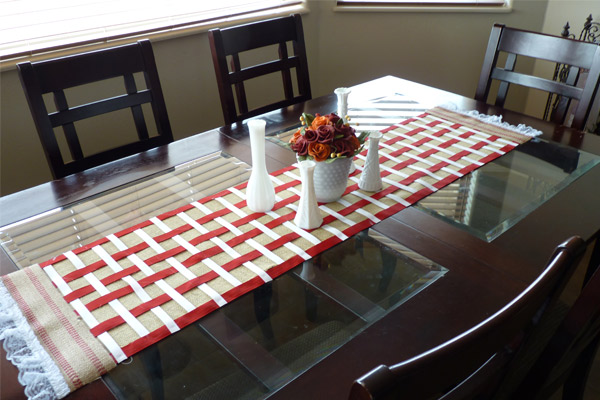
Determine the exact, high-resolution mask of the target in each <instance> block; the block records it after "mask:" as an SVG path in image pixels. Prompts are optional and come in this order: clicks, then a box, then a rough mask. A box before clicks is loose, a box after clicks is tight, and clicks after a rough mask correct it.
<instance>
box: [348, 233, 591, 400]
mask: <svg viewBox="0 0 600 400" xmlns="http://www.w3.org/2000/svg"><path fill="white" fill-rule="evenodd" d="M584 250H585V243H584V241H583V240H582V239H581V238H579V237H573V238H570V239H569V240H567V241H566V242H564V243H562V244H561V245H560V246H558V247H557V248H556V250H555V252H554V254H553V255H552V257H551V258H550V261H549V263H548V265H547V267H546V268H545V269H544V271H543V272H542V274H541V275H540V276H539V277H538V278H537V279H536V280H535V281H534V282H533V283H532V284H531V285H529V287H527V288H526V289H525V290H524V291H523V292H522V293H521V294H519V295H518V296H517V297H516V298H515V299H513V300H512V301H511V302H510V303H508V304H507V305H506V306H504V307H502V309H500V310H499V311H498V312H496V313H494V314H493V315H492V316H490V317H489V318H487V319H485V320H484V321H482V322H481V323H479V324H477V325H476V326H474V327H473V328H471V329H469V330H467V331H465V332H463V333H461V334H459V335H457V336H456V337H454V338H453V339H451V340H449V341H447V342H446V343H443V344H441V345H439V346H437V347H435V348H433V349H431V350H429V351H427V352H425V353H422V354H420V355H418V356H416V357H413V358H412V359H409V360H407V361H404V362H401V363H399V364H396V365H392V366H389V367H388V366H385V365H381V366H379V367H377V368H375V369H373V370H371V371H370V372H368V373H367V374H366V375H364V376H362V377H360V378H359V379H357V380H356V381H355V382H354V384H353V385H352V387H351V392H350V399H353V400H355V399H400V398H405V399H429V398H444V399H464V398H485V399H489V398H493V396H492V393H493V392H494V389H495V388H496V387H497V385H498V383H499V382H500V380H501V378H502V377H503V376H504V373H505V371H506V369H507V368H508V365H509V361H510V360H512V357H513V354H515V352H516V351H518V349H519V346H520V344H521V343H525V341H526V340H525V339H526V338H527V337H528V335H530V334H531V333H532V332H534V331H535V329H536V328H538V327H539V324H540V323H541V322H540V321H541V320H543V318H542V317H541V316H543V315H544V314H548V311H550V310H552V309H553V307H554V305H555V304H556V303H557V299H558V296H559V295H560V293H561V292H562V289H563V288H564V285H565V284H566V282H567V281H568V279H569V278H570V276H571V275H572V273H573V271H574V269H575V267H576V265H577V263H578V261H579V260H580V259H581V256H582V255H583V252H584ZM515 398H517V397H515Z"/></svg>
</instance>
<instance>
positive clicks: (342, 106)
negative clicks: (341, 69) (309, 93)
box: [333, 87, 352, 123]
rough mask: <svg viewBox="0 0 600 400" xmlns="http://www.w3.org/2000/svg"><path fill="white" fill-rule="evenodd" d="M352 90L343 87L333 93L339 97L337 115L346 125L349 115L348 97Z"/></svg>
mask: <svg viewBox="0 0 600 400" xmlns="http://www.w3.org/2000/svg"><path fill="white" fill-rule="evenodd" d="M351 91H352V90H351V89H349V88H345V87H341V88H337V89H335V90H334V91H333V93H335V95H336V96H337V114H338V117H340V118H341V119H343V120H344V123H347V122H348V121H346V116H347V115H348V95H349V94H350V92H351Z"/></svg>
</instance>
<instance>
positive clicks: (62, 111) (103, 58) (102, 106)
mask: <svg viewBox="0 0 600 400" xmlns="http://www.w3.org/2000/svg"><path fill="white" fill-rule="evenodd" d="M17 69H18V71H19V77H20V79H21V84H22V86H23V89H24V91H25V96H26V97H27V102H28V103H29V109H30V110H31V114H32V116H33V120H34V122H35V126H36V128H37V131H38V134H39V137H40V140H41V142H42V146H43V148H44V152H45V154H46V158H47V160H48V164H50V169H51V171H52V176H53V177H54V178H55V179H58V178H62V177H64V176H67V175H70V174H73V173H76V172H80V171H83V170H86V169H88V168H92V167H95V166H98V165H101V164H104V163H107V162H109V161H114V160H117V159H119V158H123V157H126V156H129V155H132V154H136V153H139V152H142V151H145V150H149V149H152V148H154V147H157V146H160V145H163V144H166V143H170V142H172V141H173V134H172V132H171V125H170V123H169V117H168V115H167V108H166V105H165V101H164V98H163V94H162V89H161V86H160V81H159V78H158V72H157V69H156V63H155V61H154V54H153V52H152V46H151V44H150V41H149V40H140V41H138V42H137V43H132V44H128V45H124V46H119V47H114V48H109V49H104V50H98V51H92V52H88V53H81V54H76V55H72V56H67V57H61V58H56V59H52V60H46V61H39V62H34V63H31V62H23V63H20V64H18V65H17ZM136 73H143V75H144V79H145V84H146V88H145V89H138V88H137V86H136V83H135V77H134V74H136ZM118 77H123V80H124V88H123V94H121V95H118V96H115V97H111V98H107V99H100V100H98V101H94V102H91V103H87V104H82V105H76V106H72V105H69V104H68V103H67V96H66V95H65V90H66V89H69V88H73V87H76V86H81V85H86V84H90V83H93V82H99V81H104V80H107V79H111V78H118ZM47 93H52V95H53V98H54V104H55V106H56V111H55V112H49V111H48V109H47V107H46V103H45V101H44V97H43V96H44V95H45V94H47ZM146 103H148V104H150V106H151V109H152V114H153V116H154V122H155V124H156V133H157V134H156V135H151V134H149V131H148V126H147V125H146V119H145V117H144V113H143V110H142V105H144V104H146ZM127 108H130V109H131V113H132V115H133V120H134V123H135V127H136V130H137V138H135V135H132V139H133V141H129V143H126V144H124V145H123V144H122V143H123V141H121V142H120V143H121V144H120V145H115V146H114V147H112V148H109V149H107V150H103V151H100V152H95V153H94V152H92V151H90V152H87V151H86V152H84V151H83V149H82V146H81V143H80V137H79V136H78V132H77V130H76V128H75V123H76V122H78V121H81V120H83V119H87V118H91V117H95V116H98V115H101V114H106V113H110V112H113V111H117V110H122V109H127ZM58 127H62V128H63V131H64V137H65V141H66V143H67V145H68V148H69V152H70V158H71V160H69V159H68V158H67V157H63V154H62V153H61V150H60V146H59V141H58V140H57V136H56V132H55V128H58ZM65 159H66V160H65Z"/></svg>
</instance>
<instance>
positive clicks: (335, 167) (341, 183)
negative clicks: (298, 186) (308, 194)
mask: <svg viewBox="0 0 600 400" xmlns="http://www.w3.org/2000/svg"><path fill="white" fill-rule="evenodd" d="M350 165H352V158H337V159H336V160H335V161H333V162H330V163H327V162H325V161H321V162H317V166H316V167H315V177H314V180H315V196H316V197H317V201H318V202H320V203H331V202H332V201H337V200H339V199H340V197H342V194H344V191H345V190H346V187H348V174H349V173H350Z"/></svg>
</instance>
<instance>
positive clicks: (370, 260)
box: [103, 229, 447, 400]
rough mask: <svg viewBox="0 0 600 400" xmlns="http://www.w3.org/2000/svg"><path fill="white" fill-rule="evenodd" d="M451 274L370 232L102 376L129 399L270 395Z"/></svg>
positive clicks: (356, 237)
mask: <svg viewBox="0 0 600 400" xmlns="http://www.w3.org/2000/svg"><path fill="white" fill-rule="evenodd" d="M446 272H447V270H446V269H445V268H443V267H441V266H439V265H437V264H435V263H433V262H431V261H430V260H428V259H426V258H424V257H423V256H421V255H419V254H417V253H415V252H413V251H411V250H410V249H408V248H406V247H404V246H402V245H400V244H398V243H396V242H394V241H393V240H390V239H389V238H387V237H385V236H383V235H381V234H379V233H378V232H376V231H374V230H372V229H370V230H367V231H363V232H361V233H360V234H358V235H356V236H354V237H352V238H350V239H348V240H346V241H344V242H342V243H340V244H339V245H337V246H335V247H333V248H331V249H329V250H328V251H325V252H323V253H322V254H321V255H319V256H317V257H315V258H314V259H312V260H309V261H307V262H305V263H304V264H302V265H299V266H298V267H296V268H294V269H292V270H291V271H289V272H288V273H286V274H284V275H282V276H280V277H279V278H277V279H275V280H274V281H272V282H270V283H267V284H265V285H263V286H261V287H259V288H257V289H255V290H253V291H252V292H250V293H248V294H246V295H244V296H242V297H240V298H238V299H236V300H235V301H233V302H231V303H230V304H228V305H227V306H225V307H223V308H221V309H220V310H218V311H216V312H214V313H212V314H210V315H208V316H206V317H205V318H202V319H201V320H200V321H199V322H198V323H196V324H194V325H192V326H189V327H187V328H185V329H183V330H182V331H181V332H178V333H176V334H174V335H171V336H169V337H168V338H167V339H165V340H164V341H162V342H160V343H158V345H156V346H152V347H151V348H149V349H146V350H145V351H143V352H142V353H140V354H137V355H135V356H134V357H133V358H132V359H131V361H130V362H128V363H126V364H121V365H119V366H118V367H117V368H116V369H114V370H113V371H111V372H110V373H108V374H107V375H105V376H104V377H103V379H104V380H105V382H107V384H108V385H109V387H110V388H111V390H113V392H114V393H116V394H117V396H118V397H119V398H124V399H146V398H147V399H151V398H164V399H182V398H186V399H207V398H218V399H221V398H222V399H231V400H234V399H259V398H267V397H269V396H270V395H271V394H272V393H274V392H275V391H276V390H277V389H279V388H281V387H282V386H283V385H285V384H286V383H288V382H290V381H291V380H293V379H294V378H295V377H297V376H298V375H300V374H301V373H303V372H304V371H306V370H307V369H309V368H310V367H311V366H313V365H314V364H316V363H317V362H319V361H320V360H322V359H323V358H324V357H326V356H327V355H329V354H331V353H332V352H334V351H335V350H336V349H338V348H339V347H340V346H342V345H343V344H344V343H346V342H348V341H349V340H350V339H351V338H353V337H354V336H356V335H357V334H358V333H360V332H361V331H362V330H364V329H365V328H366V327H368V326H369V325H370V324H371V323H373V322H374V321H377V320H378V319H380V318H381V317H383V316H385V315H386V314H387V313H389V312H390V311H391V310H392V309H394V308H396V307H398V306H399V305H401V304H402V303H404V302H405V301H407V300H408V299H410V298H411V297H412V296H414V295H415V294H416V293H418V292H420V291H421V290H423V289H424V288H426V287H427V286H429V285H430V284H432V283H433V282H435V281H436V280H437V279H438V278H440V277H441V276H443V275H444V274H445V273H446Z"/></svg>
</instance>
